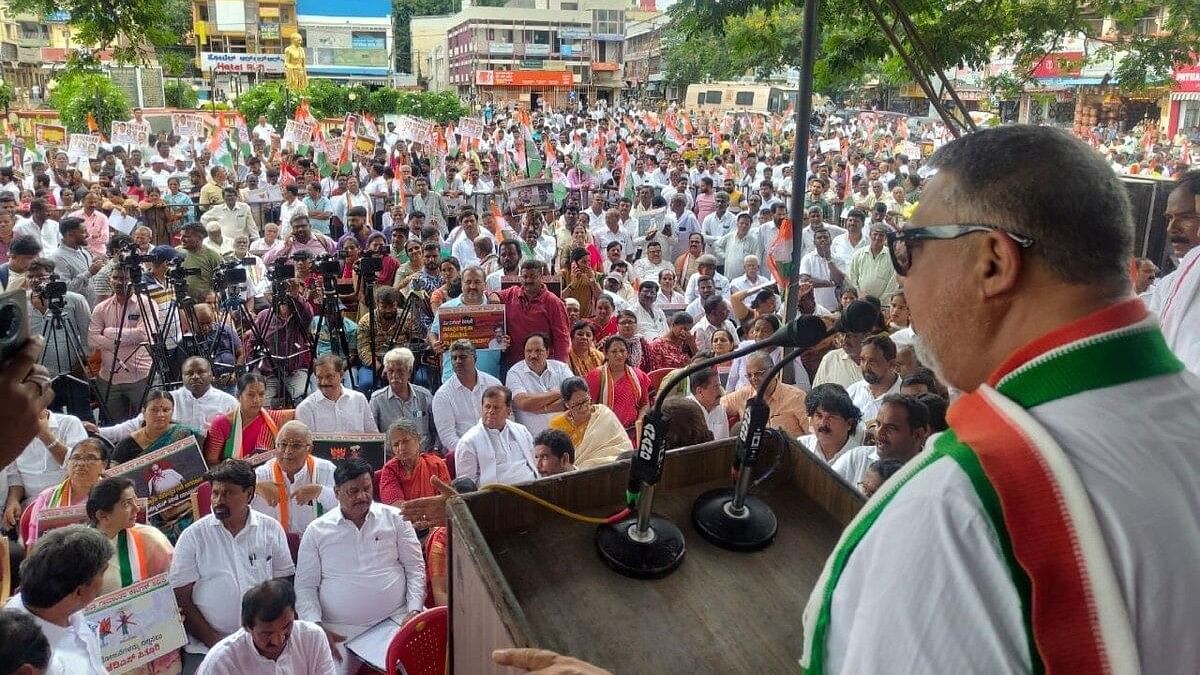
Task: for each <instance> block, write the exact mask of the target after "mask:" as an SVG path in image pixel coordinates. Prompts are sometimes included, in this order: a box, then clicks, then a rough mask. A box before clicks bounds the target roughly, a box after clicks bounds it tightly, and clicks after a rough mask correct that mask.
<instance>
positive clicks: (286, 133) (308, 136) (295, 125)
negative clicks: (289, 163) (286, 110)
mask: <svg viewBox="0 0 1200 675" xmlns="http://www.w3.org/2000/svg"><path fill="white" fill-rule="evenodd" d="M312 134H313V128H312V124H311V123H309V122H297V121H296V120H288V121H287V124H286V125H285V126H284V127H283V142H284V144H285V145H286V144H288V143H291V144H292V145H297V146H299V145H308V143H309V141H311V140H312Z"/></svg>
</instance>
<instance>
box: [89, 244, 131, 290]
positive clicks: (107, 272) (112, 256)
mask: <svg viewBox="0 0 1200 675" xmlns="http://www.w3.org/2000/svg"><path fill="white" fill-rule="evenodd" d="M132 242H133V239H131V238H130V237H129V236H128V235H125V234H121V233H120V232H117V233H115V234H113V235H112V237H111V238H110V239H109V240H108V246H107V248H106V249H105V253H106V254H107V255H108V262H106V263H104V267H101V268H100V269H99V270H96V273H95V274H93V275H92V278H91V280H90V281H88V285H90V286H91V287H92V297H93V298H96V302H102V301H104V300H107V299H108V298H109V297H110V296H112V282H111V281H109V279H110V278H111V277H112V271H113V268H114V267H116V266H117V265H118V264H119V263H120V261H119V260H118V258H119V257H120V255H121V251H123V250H125V249H126V248H127V247H129V245H130V244H131V243H132Z"/></svg>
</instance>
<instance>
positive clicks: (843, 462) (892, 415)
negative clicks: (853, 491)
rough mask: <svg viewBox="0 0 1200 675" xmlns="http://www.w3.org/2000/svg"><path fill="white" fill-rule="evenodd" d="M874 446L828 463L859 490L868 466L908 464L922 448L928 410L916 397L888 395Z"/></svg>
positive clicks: (865, 447)
mask: <svg viewBox="0 0 1200 675" xmlns="http://www.w3.org/2000/svg"><path fill="white" fill-rule="evenodd" d="M876 421H877V422H878V424H877V426H876V429H875V445H860V446H858V447H857V448H854V449H853V450H851V451H850V452H847V453H846V454H844V455H842V456H841V457H839V458H838V459H837V460H836V461H834V462H830V465H831V466H832V468H833V470H834V471H836V472H837V473H838V475H839V476H841V477H842V478H843V479H845V481H846V482H847V483H849V484H851V485H853V486H855V487H857V488H858V489H859V490H862V486H861V485H860V483H862V480H863V477H864V476H865V474H866V473H867V467H869V466H871V464H872V463H874V462H875V461H877V460H880V459H894V460H897V461H899V462H907V461H909V460H910V459H912V458H913V457H916V456H917V453H919V452H921V450H922V449H924V447H925V439H927V438H929V434H930V433H932V432H931V430H930V428H929V408H928V407H927V406H926V405H925V404H924V403H922V402H921V401H919V400H917V398H916V397H915V396H906V395H904V394H888V395H886V396H884V397H883V403H882V404H881V405H880V406H879V412H878V417H877V418H876Z"/></svg>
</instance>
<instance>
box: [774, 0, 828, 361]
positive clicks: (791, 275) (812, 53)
mask: <svg viewBox="0 0 1200 675" xmlns="http://www.w3.org/2000/svg"><path fill="white" fill-rule="evenodd" d="M819 11H820V0H804V30H803V33H802V35H801V38H800V39H801V41H802V43H801V49H802V50H803V51H802V52H801V54H800V82H799V87H800V91H799V100H797V101H796V136H795V138H796V147H795V151H794V153H793V157H792V203H791V209H790V211H789V214H788V215H789V217H790V218H791V221H792V266H791V269H790V270H789V272H788V288H787V289H786V290H787V292H786V293H785V294H784V297H785V299H786V308H785V314H784V316H785V317H786V318H787V321H788V322H791V321H794V320H795V318H796V314H797V312H798V304H799V298H797V297H796V293H795V290H796V289H797V288H798V287H799V284H800V254H801V252H802V251H803V250H804V214H803V211H804V182H805V177H806V176H807V175H808V169H807V167H808V137H809V134H810V133H811V130H810V126H809V120H810V119H811V118H812V84H813V82H812V80H813V61H814V60H815V59H816V51H817V44H816V43H817V13H818V12H819ZM789 351H791V350H789ZM783 377H784V381H786V382H787V383H788V384H792V382H793V379H794V377H795V375H794V373H793V371H792V369H791V368H787V369H785V370H784V375H783Z"/></svg>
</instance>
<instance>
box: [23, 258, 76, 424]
mask: <svg viewBox="0 0 1200 675" xmlns="http://www.w3.org/2000/svg"><path fill="white" fill-rule="evenodd" d="M53 274H54V261H52V260H48V259H46V258H35V259H34V261H33V262H31V263H29V269H28V270H26V272H25V287H26V288H27V289H29V333H30V335H44V336H45V337H46V348H45V350H44V352H43V355H42V356H41V361H42V364H43V365H44V366H45V367H46V369H47V370H48V371H49V373H50V377H51V378H57V379H54V380H53V387H54V401H53V402H52V403H51V405H50V407H51V408H53V409H54V410H62V408H63V407H64V406H66V408H67V410H68V412H70V413H71V414H72V415H75V416H76V417H79V418H81V419H90V418H91V409H90V405H89V403H90V400H91V396H90V394H89V392H88V386H87V384H86V383H85V382H81V381H77V380H72V379H70V378H66V377H61V378H60V377H59V375H63V374H66V373H73V374H74V375H75V377H78V378H79V379H80V380H85V379H86V378H87V373H86V372H84V371H83V370H82V368H78V367H77V366H78V365H79V364H76V363H71V359H72V358H76V359H77V360H78V359H80V358H82V359H86V358H87V355H86V354H79V353H77V350H75V349H74V347H72V348H70V349H69V348H68V346H67V345H68V344H71V345H74V346H75V347H81V348H82V347H84V345H86V344H87V326H88V324H89V323H90V322H91V309H90V308H89V307H88V304H87V299H85V298H84V297H83V296H82V295H80V294H78V293H74V292H71V291H68V290H66V284H65V283H64V282H62V281H60V280H58V279H57V277H53V276H52V275H53ZM52 307H61V311H62V315H63V317H64V318H65V319H67V320H69V321H70V326H68V324H67V323H66V322H63V323H62V324H60V325H57V326H55V325H53V324H52V322H51V321H50V319H51V315H52V314H51V308H52Z"/></svg>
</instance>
